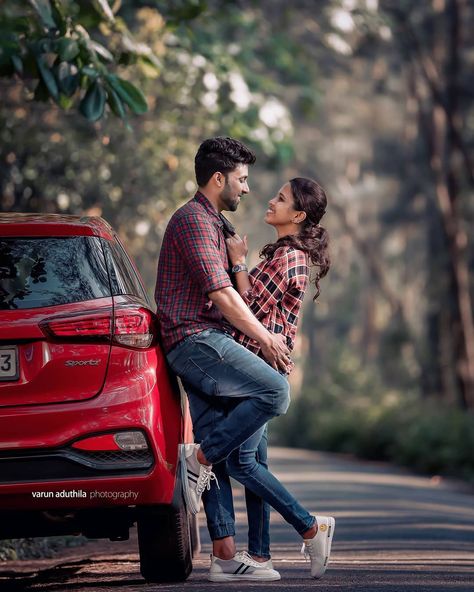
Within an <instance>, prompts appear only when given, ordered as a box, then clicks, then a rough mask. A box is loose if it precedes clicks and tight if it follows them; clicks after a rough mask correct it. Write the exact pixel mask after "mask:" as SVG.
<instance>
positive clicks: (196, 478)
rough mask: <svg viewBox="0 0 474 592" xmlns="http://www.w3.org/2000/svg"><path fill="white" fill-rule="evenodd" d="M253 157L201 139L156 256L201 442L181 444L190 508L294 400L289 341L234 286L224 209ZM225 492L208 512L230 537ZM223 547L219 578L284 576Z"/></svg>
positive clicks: (161, 301)
mask: <svg viewBox="0 0 474 592" xmlns="http://www.w3.org/2000/svg"><path fill="white" fill-rule="evenodd" d="M254 162H255V155H254V154H253V153H252V152H251V151H250V150H249V149H248V148H247V147H246V146H244V145H243V144H242V143H241V142H239V141H237V140H233V139H231V138H211V139H208V140H205V141H204V142H203V143H202V144H201V146H200V147H199V150H198V152H197V154H196V159H195V172H196V180H197V183H198V188H199V189H198V192H197V193H196V195H195V196H194V198H193V199H191V200H190V201H189V202H188V203H187V204H185V205H184V206H183V207H182V208H180V209H179V210H178V211H177V212H175V214H174V215H173V216H172V218H171V220H170V222H169V224H168V227H167V229H166V232H165V235H164V238H163V245H162V249H161V253H160V259H159V264H158V272H157V283H156V290H155V299H156V303H157V312H158V316H159V318H160V323H161V334H162V341H163V347H164V349H165V352H166V355H167V359H168V362H169V364H170V366H171V368H172V369H173V371H174V372H176V374H177V375H178V376H180V378H181V380H182V382H183V385H184V388H185V390H186V392H187V394H188V398H189V404H190V409H191V416H192V418H193V427H194V433H195V438H196V440H197V441H200V444H199V445H186V447H184V451H185V458H183V461H184V462H183V465H185V466H186V478H185V479H184V491H185V497H186V501H187V505H188V508H189V509H190V510H191V511H193V512H197V511H198V509H199V504H200V499H201V495H202V493H203V491H204V490H205V489H209V488H210V487H211V482H212V481H213V480H216V477H215V475H214V473H213V472H212V465H213V464H215V463H219V462H221V461H223V460H225V459H226V458H227V456H228V455H229V454H230V453H231V452H232V451H233V450H235V449H236V448H238V447H239V446H240V445H241V444H242V443H243V442H245V441H246V440H247V439H248V438H249V437H250V436H251V435H252V434H254V433H255V432H256V431H257V430H259V429H260V428H262V426H264V425H265V424H266V422H267V421H268V420H269V419H271V418H272V417H276V416H278V415H281V414H283V413H285V412H286V410H287V408H288V404H289V389H288V382H287V380H286V379H285V378H284V377H283V376H282V375H281V374H279V372H278V370H279V369H280V370H283V371H284V370H285V369H286V367H287V364H288V363H289V361H290V360H289V357H288V355H289V350H288V348H287V345H286V343H285V342H284V341H283V339H282V338H281V336H277V335H274V334H272V333H270V332H269V331H268V330H267V329H266V328H264V327H263V326H262V325H261V324H260V323H259V322H258V321H257V320H256V319H255V317H254V316H253V315H252V313H251V312H250V311H249V309H248V308H247V306H246V304H245V303H244V301H243V300H242V299H241V297H240V296H239V294H238V293H237V291H236V290H234V288H233V286H232V282H231V280H230V277H229V272H230V271H231V270H230V269H229V262H228V257H227V251H226V246H225V237H224V232H223V225H224V221H223V219H222V217H221V215H220V213H221V212H222V211H224V210H229V211H235V210H236V209H237V207H238V205H239V202H240V199H241V196H242V195H244V194H247V193H248V192H249V187H248V183H247V179H248V166H249V165H251V164H253V163H254ZM232 271H233V272H238V271H239V270H238V269H233V270H232ZM232 326H233V327H235V328H237V329H239V330H240V331H241V332H243V333H245V334H246V335H248V336H249V337H251V338H252V339H255V340H256V341H257V342H258V343H259V344H260V346H261V348H262V354H263V356H264V357H265V359H266V360H267V361H268V362H269V364H270V365H269V364H267V363H265V362H264V361H263V360H262V359H260V358H258V357H257V356H256V355H254V354H253V353H251V352H250V351H248V350H247V349H245V348H244V347H242V346H241V345H239V344H237V343H236V342H235V341H234V340H233V338H232V335H231V331H232ZM229 402H232V404H230V405H229ZM220 491H221V494H222V495H221V498H222V499H221V501H220V502H219V496H215V495H214V496H212V500H213V502H212V503H217V504H218V507H213V508H209V507H206V514H207V515H208V517H209V515H214V516H221V517H222V519H221V520H220V522H219V524H217V525H216V526H215V532H214V537H212V538H213V541H214V538H216V539H217V540H219V539H225V540H232V541H233V539H232V538H231V537H233V535H234V534H235V533H234V531H233V520H232V518H233V516H230V517H229V519H228V520H227V519H226V512H228V509H229V508H232V499H231V498H230V500H229V499H228V497H229V495H230V496H231V495H232V493H231V490H230V484H228V483H226V486H225V487H224V488H222V490H220ZM216 500H217V502H216ZM218 548H219V547H218V545H215V544H213V551H214V552H215V553H217V556H216V555H213V557H212V563H211V572H210V575H211V576H213V577H214V578H217V579H219V578H222V579H228V578H227V576H229V578H230V577H231V578H232V579H245V580H248V579H254V580H276V579H279V578H280V576H279V574H278V572H276V571H275V570H273V569H272V568H271V566H268V565H261V564H259V563H257V562H255V561H253V560H252V559H251V558H250V557H249V556H248V555H247V554H246V553H235V555H234V557H233V558H230V559H229V557H227V556H223V557H219V554H218V552H216V549H218ZM234 552H235V549H234Z"/></svg>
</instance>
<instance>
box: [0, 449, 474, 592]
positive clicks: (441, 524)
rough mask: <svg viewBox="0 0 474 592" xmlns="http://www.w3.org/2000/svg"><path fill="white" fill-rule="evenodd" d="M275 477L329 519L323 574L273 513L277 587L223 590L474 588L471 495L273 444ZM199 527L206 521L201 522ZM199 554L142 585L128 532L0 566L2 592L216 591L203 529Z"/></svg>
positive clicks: (238, 495) (383, 467)
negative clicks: (173, 578)
mask: <svg viewBox="0 0 474 592" xmlns="http://www.w3.org/2000/svg"><path fill="white" fill-rule="evenodd" d="M270 459H271V460H270V463H271V466H272V467H273V469H274V471H275V473H276V474H277V475H278V476H279V477H280V479H281V480H282V481H283V482H284V483H285V484H286V485H287V487H288V488H289V489H290V490H291V491H292V492H293V493H294V494H295V495H296V496H297V497H298V498H299V499H300V501H301V502H302V503H303V505H305V506H306V507H307V508H308V509H309V510H310V511H312V512H313V513H319V514H323V515H333V516H335V518H336V531H335V537H334V543H333V553H332V556H331V563H330V568H329V569H328V571H327V572H326V575H325V577H324V578H323V579H322V580H320V581H319V582H316V581H315V580H311V579H309V577H308V572H309V568H308V566H307V564H306V563H305V560H304V558H303V557H302V556H301V555H300V553H299V549H300V546H301V545H300V542H299V537H298V535H296V533H294V531H293V530H292V528H291V527H290V526H289V525H287V524H286V523H285V522H284V521H283V520H282V519H281V518H280V517H279V516H277V515H276V514H273V515H272V552H273V558H274V563H275V568H276V569H278V570H279V571H280V573H281V576H282V579H281V581H280V582H272V583H266V584H254V583H250V582H247V583H232V584H226V585H225V588H224V589H225V590H235V591H240V590H246V591H247V590H248V591H252V592H253V591H257V590H264V589H268V588H272V589H273V590H298V592H300V591H301V592H306V591H309V590H313V589H314V588H318V589H319V590H324V591H328V592H329V591H330V592H339V591H341V592H342V591H349V590H351V591H360V592H372V591H377V592H379V591H380V592H412V591H413V592H415V591H416V592H445V591H446V592H461V591H463V592H467V591H469V592H473V591H474V495H473V492H472V490H471V489H469V488H467V487H464V486H462V485H460V484H456V483H452V482H447V481H445V480H443V479H440V478H437V477H432V478H427V477H420V476H415V475H412V474H411V473H409V472H408V471H404V470H402V469H398V468H395V467H393V466H391V465H388V464H382V463H370V462H366V461H357V460H353V459H350V458H347V457H344V456H340V455H332V454H320V453H317V452H309V451H305V450H290V449H285V448H272V449H271V452H270ZM243 501H244V498H243V491H242V490H241V489H239V488H237V489H236V490H235V502H236V510H237V519H238V521H239V523H240V525H239V527H238V533H237V542H238V547H239V548H245V541H246V528H245V512H244V503H243ZM201 522H202V523H203V522H204V520H203V519H201ZM201 540H202V543H203V545H202V553H201V555H200V557H198V558H197V559H195V562H194V570H193V573H192V574H191V577H190V579H189V580H188V581H187V582H186V583H184V584H183V583H181V584H167V585H159V586H158V585H156V584H155V585H149V584H146V583H144V581H143V580H142V578H141V577H140V572H139V564H138V554H137V550H136V535H135V533H132V536H131V539H130V541H126V542H118V543H109V542H107V541H99V542H97V543H95V542H93V543H90V544H88V545H86V546H85V547H80V548H76V549H69V550H67V551H66V552H65V553H64V554H62V555H60V556H58V557H56V558H54V559H53V560H51V559H50V560H35V561H28V562H5V563H0V590H2V592H3V590H5V592H15V591H16V590H27V591H29V590H31V591H42V592H52V591H56V592H62V591H66V590H73V591H74V592H110V591H114V592H115V591H117V590H120V592H150V591H152V590H153V591H156V590H164V591H165V590H166V591H168V590H176V591H178V590H189V591H190V592H202V591H205V590H218V589H222V585H221V584H215V583H211V582H207V581H206V579H205V576H206V572H207V569H208V565H209V552H210V544H209V539H208V536H207V531H206V529H205V527H204V525H203V524H202V526H201Z"/></svg>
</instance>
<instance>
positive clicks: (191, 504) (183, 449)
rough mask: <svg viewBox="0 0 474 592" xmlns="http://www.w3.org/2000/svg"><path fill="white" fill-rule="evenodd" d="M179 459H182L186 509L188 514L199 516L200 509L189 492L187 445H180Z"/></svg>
mask: <svg viewBox="0 0 474 592" xmlns="http://www.w3.org/2000/svg"><path fill="white" fill-rule="evenodd" d="M179 458H180V465H181V467H180V468H181V483H182V487H183V494H184V501H185V503H186V508H187V510H188V512H190V513H191V514H197V513H198V512H199V510H200V508H199V507H198V508H196V506H195V505H194V501H193V499H192V497H191V493H190V491H189V483H188V463H187V462H186V444H180V445H179Z"/></svg>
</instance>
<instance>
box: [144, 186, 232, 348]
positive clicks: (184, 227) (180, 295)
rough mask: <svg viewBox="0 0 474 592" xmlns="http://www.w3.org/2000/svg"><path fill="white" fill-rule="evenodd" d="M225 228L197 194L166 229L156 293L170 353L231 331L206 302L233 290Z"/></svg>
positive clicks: (166, 346)
mask: <svg viewBox="0 0 474 592" xmlns="http://www.w3.org/2000/svg"><path fill="white" fill-rule="evenodd" d="M222 227H223V223H222V220H221V219H220V218H219V214H218V213H217V212H216V210H215V209H214V208H213V206H212V205H211V203H210V202H209V201H208V199H207V198H206V197H205V196H204V195H203V194H202V193H200V192H199V191H198V192H197V193H196V195H195V196H194V197H193V199H191V200H190V201H188V203H187V204H185V205H184V206H183V207H181V208H180V209H179V210H177V211H176V212H175V213H174V214H173V216H172V217H171V220H170V221H169V223H168V227H167V228H166V232H165V235H164V237H163V245H162V247H161V252H160V259H159V262H158V271H157V279H156V288H155V301H156V305H157V314H158V318H159V321H160V331H161V337H162V341H163V347H164V349H165V351H166V352H168V351H170V350H171V349H172V348H173V347H174V346H175V345H177V344H178V343H179V342H180V341H181V340H182V339H184V338H185V337H187V336H188V335H192V334H194V333H199V332H200V331H204V330H205V329H210V328H215V329H220V330H223V331H227V332H229V333H230V332H231V331H232V327H231V326H230V325H229V324H228V323H227V321H226V320H225V319H224V317H223V316H222V314H221V313H220V311H219V310H218V309H217V307H216V306H215V305H214V304H213V303H212V302H211V301H210V300H209V297H208V293H209V292H213V291H214V290H219V289H220V288H226V287H228V286H232V282H231V280H230V278H229V273H228V272H229V259H228V256H227V250H226V246H225V239H224V233H223V230H222Z"/></svg>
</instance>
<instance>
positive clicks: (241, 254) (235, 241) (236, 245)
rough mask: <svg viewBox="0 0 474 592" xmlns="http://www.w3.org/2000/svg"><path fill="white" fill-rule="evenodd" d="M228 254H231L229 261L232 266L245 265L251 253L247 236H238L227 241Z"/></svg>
mask: <svg viewBox="0 0 474 592" xmlns="http://www.w3.org/2000/svg"><path fill="white" fill-rule="evenodd" d="M225 242H226V246H227V252H228V253H229V259H230V262H231V263H232V265H239V264H242V263H245V258H246V257H247V253H248V251H249V248H248V245H247V236H244V238H243V239H242V238H240V236H239V235H238V234H234V236H232V237H230V238H226V239H225Z"/></svg>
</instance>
